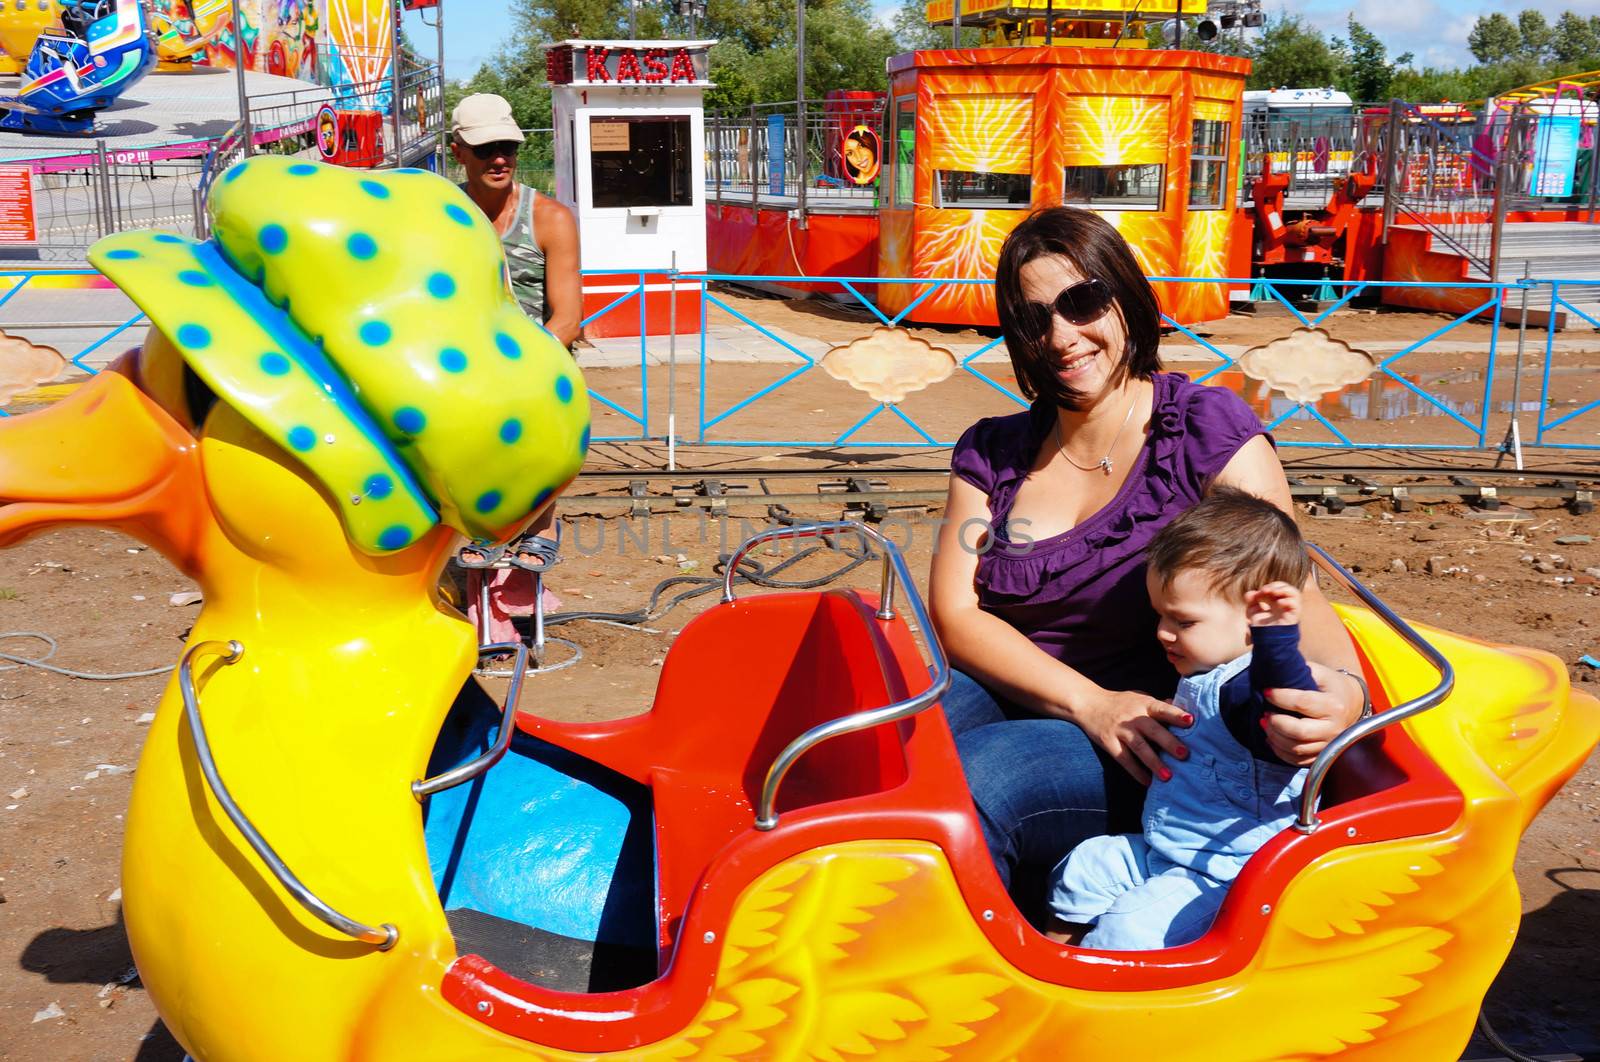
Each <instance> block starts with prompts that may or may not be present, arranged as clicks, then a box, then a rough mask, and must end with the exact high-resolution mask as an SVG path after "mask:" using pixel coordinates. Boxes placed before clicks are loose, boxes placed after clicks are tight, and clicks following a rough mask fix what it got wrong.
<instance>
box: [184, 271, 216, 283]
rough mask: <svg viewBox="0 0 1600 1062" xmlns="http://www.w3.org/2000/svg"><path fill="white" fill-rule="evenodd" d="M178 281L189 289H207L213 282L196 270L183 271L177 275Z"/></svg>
mask: <svg viewBox="0 0 1600 1062" xmlns="http://www.w3.org/2000/svg"><path fill="white" fill-rule="evenodd" d="M178 279H179V280H181V281H183V282H184V283H185V284H187V285H189V286H190V287H191V288H209V287H210V286H211V285H212V284H213V283H214V282H213V281H212V279H211V278H210V277H208V276H206V275H205V274H204V273H202V272H200V270H198V269H185V270H184V271H183V272H181V273H179V274H178Z"/></svg>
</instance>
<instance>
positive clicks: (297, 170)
mask: <svg viewBox="0 0 1600 1062" xmlns="http://www.w3.org/2000/svg"><path fill="white" fill-rule="evenodd" d="M316 172H317V168H316V167H315V166H313V165H311V163H309V162H297V163H295V164H294V165H293V166H290V167H289V173H290V175H291V176H294V177H310V176H311V175H312V174H313V173H316Z"/></svg>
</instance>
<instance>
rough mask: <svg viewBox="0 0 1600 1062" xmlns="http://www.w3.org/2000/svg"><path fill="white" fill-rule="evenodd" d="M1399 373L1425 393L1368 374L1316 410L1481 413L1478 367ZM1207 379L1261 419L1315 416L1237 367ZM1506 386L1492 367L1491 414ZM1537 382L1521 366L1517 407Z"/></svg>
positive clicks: (1372, 414)
mask: <svg viewBox="0 0 1600 1062" xmlns="http://www.w3.org/2000/svg"><path fill="white" fill-rule="evenodd" d="M1579 373H1582V374H1584V375H1585V376H1586V377H1587V376H1592V375H1593V370H1592V369H1585V368H1580V367H1576V366H1574V367H1572V368H1569V369H1559V368H1558V369H1555V370H1553V371H1552V372H1551V377H1552V379H1555V378H1556V377H1559V376H1565V375H1574V376H1575V375H1578V374H1579ZM1403 375H1404V379H1405V380H1406V382H1407V383H1410V384H1411V385H1412V386H1413V387H1415V388H1417V390H1418V391H1422V392H1425V394H1418V393H1417V391H1413V390H1412V389H1411V388H1410V387H1406V386H1405V385H1404V384H1402V383H1400V382H1399V381H1398V380H1395V379H1394V378H1392V377H1389V376H1374V377H1372V378H1370V379H1368V380H1365V381H1363V382H1362V383H1359V384H1355V385H1353V386H1351V387H1346V388H1344V389H1343V390H1341V391H1334V392H1330V393H1328V394H1325V395H1323V396H1322V398H1321V399H1319V400H1318V401H1317V402H1316V403H1315V405H1316V408H1317V412H1318V413H1320V414H1322V416H1324V417H1326V418H1327V419H1328V420H1330V421H1333V422H1335V423H1337V422H1339V421H1352V420H1369V421H1385V420H1404V419H1406V418H1408V417H1449V416H1450V414H1451V413H1453V414H1455V415H1456V416H1458V417H1461V418H1462V419H1463V420H1467V421H1470V422H1473V423H1476V422H1477V421H1478V420H1479V419H1480V418H1481V417H1482V415H1483V397H1484V396H1483V390H1484V388H1483V373H1481V372H1479V371H1476V370H1463V371H1460V372H1450V373H1426V374H1422V375H1418V376H1413V375H1409V374H1403ZM1208 382H1210V383H1216V384H1220V385H1222V386H1225V387H1227V388H1229V389H1230V390H1233V391H1235V392H1237V393H1238V394H1239V395H1241V396H1242V397H1243V398H1244V400H1245V401H1246V402H1247V403H1248V404H1249V405H1250V408H1251V409H1253V410H1254V411H1255V413H1256V415H1257V416H1259V417H1260V418H1261V419H1262V420H1264V421H1267V422H1271V421H1273V420H1276V419H1277V418H1278V417H1281V416H1283V415H1284V414H1285V413H1289V411H1290V410H1295V411H1294V412H1293V413H1289V417H1288V419H1289V420H1291V421H1294V420H1315V419H1316V418H1315V417H1313V416H1312V414H1311V412H1310V410H1308V409H1306V408H1303V407H1302V408H1296V407H1297V403H1295V402H1291V401H1290V400H1289V399H1287V398H1285V397H1284V396H1283V395H1281V394H1279V393H1277V392H1275V391H1268V390H1267V388H1266V385H1265V384H1263V383H1262V382H1261V381H1260V380H1252V379H1250V378H1249V377H1247V376H1245V374H1244V373H1243V372H1240V371H1237V370H1229V371H1226V372H1221V373H1218V374H1217V375H1216V376H1213V377H1212V378H1211V379H1210V380H1209V381H1208ZM1511 386H1512V377H1511V373H1510V372H1509V371H1504V372H1501V371H1496V373H1495V381H1494V389H1493V391H1492V392H1491V394H1490V399H1489V412H1490V414H1491V415H1494V414H1509V413H1510V412H1511V409H1512V404H1511ZM1539 388H1540V375H1539V373H1537V372H1533V373H1530V372H1527V371H1524V373H1523V376H1522V395H1521V400H1520V401H1519V402H1518V407H1519V408H1520V409H1521V411H1522V412H1524V413H1535V412H1537V411H1538V409H1539ZM1553 390H1554V391H1555V393H1554V394H1553V395H1552V401H1553V402H1557V403H1563V402H1564V399H1563V398H1562V396H1561V393H1560V389H1553ZM1446 411H1448V412H1446Z"/></svg>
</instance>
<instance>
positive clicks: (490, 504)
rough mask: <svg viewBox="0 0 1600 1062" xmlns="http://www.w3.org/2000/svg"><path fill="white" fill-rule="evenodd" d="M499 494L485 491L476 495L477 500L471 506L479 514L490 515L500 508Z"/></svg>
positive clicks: (494, 491)
mask: <svg viewBox="0 0 1600 1062" xmlns="http://www.w3.org/2000/svg"><path fill="white" fill-rule="evenodd" d="M500 501H501V494H500V492H499V491H497V490H487V491H484V492H483V493H482V494H480V495H478V500H477V501H476V502H474V503H473V504H474V505H476V506H477V509H478V511H479V512H480V513H492V512H494V511H495V510H496V509H498V508H500Z"/></svg>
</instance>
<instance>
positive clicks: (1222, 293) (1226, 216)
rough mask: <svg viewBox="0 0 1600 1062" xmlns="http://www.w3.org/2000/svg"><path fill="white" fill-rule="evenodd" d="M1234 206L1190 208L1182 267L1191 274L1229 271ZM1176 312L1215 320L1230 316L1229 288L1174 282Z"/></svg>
mask: <svg viewBox="0 0 1600 1062" xmlns="http://www.w3.org/2000/svg"><path fill="white" fill-rule="evenodd" d="M1232 223H1233V212H1232V211H1231V210H1195V211H1190V212H1189V214H1188V215H1187V216H1186V217H1185V218H1184V222H1183V255H1182V263H1181V264H1182V270H1183V275H1184V276H1189V277H1225V276H1227V275H1228V230H1229V228H1230V226H1231V225H1232ZM1172 287H1173V288H1174V289H1175V290H1174V291H1173V292H1172V300H1173V308H1174V309H1175V310H1176V313H1175V314H1174V316H1176V317H1177V319H1178V320H1180V321H1212V320H1217V319H1218V318H1221V317H1225V316H1227V313H1228V291H1227V288H1226V287H1224V286H1223V285H1221V284H1174V285H1172Z"/></svg>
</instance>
